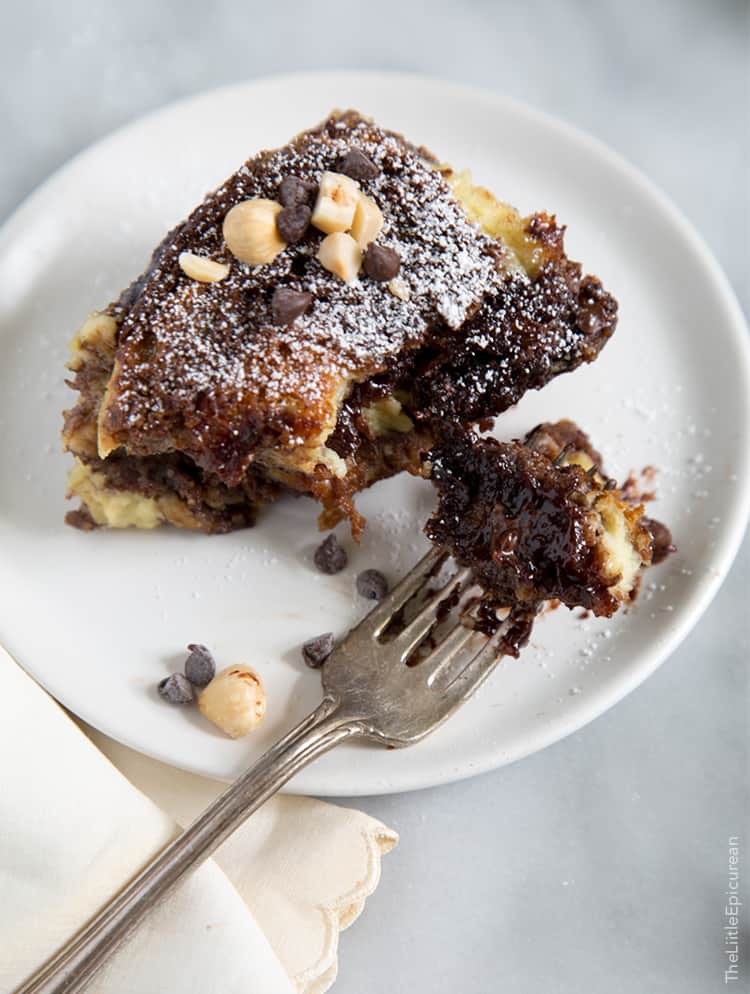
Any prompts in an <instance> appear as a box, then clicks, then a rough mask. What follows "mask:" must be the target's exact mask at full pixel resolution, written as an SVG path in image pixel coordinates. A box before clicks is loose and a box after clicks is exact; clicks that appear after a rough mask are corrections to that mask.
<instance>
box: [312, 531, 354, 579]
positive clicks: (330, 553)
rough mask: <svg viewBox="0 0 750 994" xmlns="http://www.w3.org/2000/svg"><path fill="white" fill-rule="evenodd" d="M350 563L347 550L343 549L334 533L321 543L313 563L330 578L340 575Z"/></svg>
mask: <svg viewBox="0 0 750 994" xmlns="http://www.w3.org/2000/svg"><path fill="white" fill-rule="evenodd" d="M348 561H349V557H348V556H347V554H346V550H345V549H342V548H341V546H340V545H339V540H338V539H337V538H336V536H335V535H334V534H333V533H331V534H330V535H329V536H328V538H326V539H324V540H323V541H322V542H321V543H320V545H319V546H318V548H317V549H316V550H315V554H314V555H313V562H314V563H315V565H316V566H317V568H318V569H319V570H320V572H321V573H327V574H328V575H329V576H333V574H334V573H340V572H341V570H342V569H343V568H344V567H345V566H346V564H347V562H348Z"/></svg>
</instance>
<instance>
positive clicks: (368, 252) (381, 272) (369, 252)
mask: <svg viewBox="0 0 750 994" xmlns="http://www.w3.org/2000/svg"><path fill="white" fill-rule="evenodd" d="M363 264H364V267H365V272H366V273H367V275H368V276H369V277H370V279H372V280H378V281H379V282H381V283H387V282H388V280H392V279H393V278H394V276H398V271H399V269H400V268H401V257H400V256H399V254H398V252H396V251H395V249H392V248H386V247H385V246H384V245H376V244H375V243H374V242H371V243H370V244H369V245H368V246H367V248H366V249H365V257H364V260H363Z"/></svg>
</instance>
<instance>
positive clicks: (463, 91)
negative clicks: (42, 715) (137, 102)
mask: <svg viewBox="0 0 750 994" xmlns="http://www.w3.org/2000/svg"><path fill="white" fill-rule="evenodd" d="M303 82H304V83H305V84H306V85H309V86H311V87H312V86H318V87H321V88H322V87H324V86H326V85H331V84H333V83H337V84H338V85H340V86H341V87H343V88H346V86H347V85H349V86H352V85H361V84H362V83H370V84H374V83H377V82H388V84H390V85H392V84H393V83H395V82H398V83H399V84H400V85H402V86H404V87H406V88H408V87H410V86H414V85H418V86H423V87H425V88H427V89H431V90H435V89H440V90H442V91H443V93H445V94H450V95H452V96H453V97H455V98H462V99H470V100H471V101H473V102H474V103H475V104H477V103H478V104H482V105H483V107H484V108H486V110H487V112H488V113H491V112H493V111H495V112H496V111H497V110H498V109H502V110H503V111H504V112H507V113H511V114H514V115H517V116H519V117H521V118H525V119H527V120H530V121H532V122H533V123H536V124H537V125H539V126H541V127H543V128H545V129H547V130H549V131H551V132H553V133H555V132H556V133H558V134H560V135H562V136H564V137H565V138H566V139H567V140H569V141H572V142H574V143H575V144H577V145H578V147H580V148H581V149H582V150H584V151H585V152H586V153H589V154H593V155H595V156H596V157H597V158H599V159H600V160H601V161H603V163H604V164H605V165H606V166H607V167H608V168H609V169H611V170H614V171H615V172H616V173H619V174H620V175H622V176H623V177H624V178H625V179H627V180H628V181H629V182H630V183H632V184H633V185H634V187H636V188H638V190H639V191H640V192H641V193H643V194H644V195H645V196H646V197H648V198H649V199H650V200H651V202H652V203H654V204H655V205H656V206H657V207H658V208H659V210H660V213H661V214H662V215H663V217H664V218H665V220H666V221H667V222H668V223H669V226H670V227H671V228H672V229H673V230H675V231H676V233H677V234H678V235H679V237H680V241H681V242H682V243H683V244H685V245H686V247H689V249H690V250H691V252H692V253H693V255H694V256H695V258H696V261H697V262H698V263H699V264H700V269H701V270H702V271H703V272H704V273H705V276H706V278H707V280H708V282H709V284H710V285H711V287H712V289H713V290H714V291H715V293H716V296H717V299H718V300H720V301H721V302H722V304H723V306H724V312H723V314H722V321H721V326H722V329H723V330H722V334H724V335H725V336H726V340H727V342H728V343H731V345H732V347H733V352H732V354H733V357H734V359H735V360H736V361H735V369H736V370H737V387H738V390H742V389H743V388H744V395H745V398H746V404H745V414H746V417H745V423H744V425H742V427H741V438H742V439H743V440H744V441H745V442H746V443H747V444H746V445H745V446H743V458H742V460H741V462H740V463H739V464H738V467H737V486H736V489H735V497H734V500H733V502H732V504H731V505H730V509H729V512H728V513H727V514H726V516H725V518H724V520H723V521H722V528H721V529H720V530H717V534H716V538H717V542H716V545H715V547H714V550H713V564H712V570H711V572H710V573H708V572H706V573H705V574H704V575H703V576H701V578H700V579H699V581H698V582H697V583H696V584H695V586H694V588H693V589H692V591H691V592H690V594H689V596H688V597H687V599H686V602H685V605H684V607H683V608H682V610H681V612H680V615H679V617H678V618H675V621H674V623H673V625H672V627H670V629H669V631H668V633H667V636H666V637H665V638H663V639H662V640H661V641H660V642H659V643H658V644H656V645H654V646H652V647H649V648H647V649H645V650H644V651H642V652H641V653H640V657H639V665H638V667H637V669H635V670H634V671H633V672H631V673H630V674H629V675H628V678H627V679H625V680H622V681H621V684H620V685H619V686H618V687H617V688H616V691H615V692H612V691H610V693H609V695H608V699H607V703H606V704H605V705H604V706H603V707H602V706H601V701H600V700H599V699H598V697H599V695H593V696H592V698H591V699H590V700H589V701H588V702H586V703H585V704H584V702H581V706H580V707H579V709H578V710H576V712H574V718H573V719H571V718H567V719H566V718H565V717H564V716H560V718H559V719H558V721H557V722H555V723H553V724H550V725H546V724H545V725H542V724H540V725H538V726H537V728H536V729H532V731H531V732H530V733H529V734H527V735H526V736H525V737H524V739H523V743H522V744H521V746H520V747H519V748H517V749H514V750H512V751H511V752H510V753H509V754H508V753H503V752H500V751H499V750H494V751H493V750H492V749H487V750H485V751H484V752H483V753H482V754H481V756H480V757H479V758H478V759H476V760H465V759H464V760H463V761H457V762H456V764H454V765H452V766H451V767H450V768H446V769H445V770H443V771H442V773H441V772H436V771H432V774H431V775H430V776H425V775H424V773H422V774H421V775H420V771H419V770H416V771H414V772H412V771H411V770H410V769H409V767H408V766H407V767H406V768H405V769H404V768H402V770H401V771H400V772H399V773H398V774H397V776H396V777H395V778H392V777H386V778H383V780H382V781H378V782H377V783H374V784H369V785H368V788H367V789H366V790H364V791H363V790H362V789H361V788H357V786H356V785H355V784H353V783H352V784H351V788H350V789H345V788H344V787H342V786H341V785H337V787H336V790H335V791H331V792H329V794H328V796H334V795H335V796H340V797H357V796H365V795H376V794H387V793H401V792H404V791H411V790H418V789H424V788H427V787H433V786H439V785H442V784H445V783H451V782H455V781H458V780H462V779H466V778H468V777H471V776H475V775H478V774H481V773H485V772H488V771H490V770H493V769H498V768H500V767H502V766H505V765H508V764H509V763H512V762H516V761H518V760H520V759H523V758H525V757H527V756H529V755H532V754H534V753H536V752H539V751H541V750H542V749H545V748H547V747H549V746H550V745H553V744H554V743H556V742H559V741H561V740H562V739H564V738H566V737H567V736H568V735H570V734H572V733H574V732H576V731H578V730H580V729H581V728H583V727H584V726H586V725H588V724H589V723H590V722H591V721H593V720H594V719H595V718H597V717H599V716H601V715H603V714H604V713H606V712H607V711H608V710H609V709H610V708H611V707H613V706H614V705H615V704H617V703H619V702H620V701H621V700H622V699H623V698H624V697H626V696H628V694H630V693H632V692H633V691H634V690H635V689H636V688H637V687H638V686H640V685H641V684H642V683H643V682H644V681H645V680H647V679H648V678H649V677H650V676H651V675H652V674H653V673H654V672H655V671H656V670H657V669H658V668H659V666H661V665H662V664H663V663H664V662H665V661H666V659H668V658H669V656H670V655H671V654H672V653H673V652H674V651H675V649H676V648H677V647H678V646H679V645H680V644H681V643H682V642H683V641H684V640H685V638H686V637H687V636H688V635H689V633H690V632H691V631H692V629H693V628H694V627H695V625H696V624H697V623H698V622H699V621H700V619H701V618H702V616H703V614H704V613H705V611H706V609H707V608H708V606H709V604H710V603H711V601H712V600H713V599H714V597H715V596H716V594H717V593H718V591H719V589H720V588H721V586H722V584H723V583H724V581H725V579H726V577H727V575H728V573H729V570H730V569H731V566H732V563H733V562H734V559H735V557H736V555H737V553H738V551H739V549H740V546H741V543H742V540H743V536H744V533H745V530H746V527H747V523H748V519H750V451H749V450H750V408H748V404H747V397H748V396H750V333H749V332H748V326H747V322H746V320H745V316H744V313H743V311H742V308H741V306H740V304H739V301H738V299H737V296H736V294H735V291H734V288H733V287H732V285H731V283H730V281H729V278H728V277H727V275H726V273H725V272H724V270H723V269H722V267H721V265H720V263H719V262H718V259H717V258H716V256H715V255H714V253H713V251H712V250H711V248H710V247H709V246H708V245H707V244H706V242H705V240H704V239H703V238H702V236H701V235H700V233H699V232H698V230H697V228H696V227H695V226H694V225H693V223H692V222H691V221H690V220H689V219H688V218H687V217H686V216H685V215H684V214H683V213H682V211H680V209H679V208H678V207H677V206H676V205H675V203H674V202H673V201H672V200H671V198H670V197H669V196H668V194H666V193H664V191H662V190H661V188H660V187H658V186H657V185H656V184H655V183H654V182H653V181H652V180H651V179H649V178H648V177H647V176H646V175H645V174H644V173H642V172H641V171H640V170H639V169H638V168H637V167H636V166H634V165H633V164H632V163H630V162H629V161H628V160H627V159H626V158H625V157H624V156H622V155H621V154H620V153H619V152H616V151H614V150H613V149H612V148H611V147H610V146H608V145H607V144H606V143H605V142H603V141H602V140H601V139H599V138H596V137H594V136H592V135H590V134H588V133H587V132H586V131H584V130H582V129H580V128H579V127H577V126H575V125H572V124H569V123H568V122H567V121H565V120H563V119H561V118H559V117H557V116H555V115H553V114H551V113H549V112H547V111H543V110H540V109H538V108H536V107H534V106H531V105H529V104H526V103H525V102H523V101H520V100H517V99H515V98H512V97H508V96H505V95H503V94H499V93H494V92H492V91H491V90H487V89H484V88H482V87H479V86H474V85H471V84H466V83H458V82H455V81H452V80H445V79H441V78H439V77H434V76H430V75H424V74H420V73H403V72H387V71H365V72H358V71H351V70H336V71H324V72H316V71H312V72H308V71H299V72H291V73H289V72H287V73H280V74H267V75H261V76H258V77H254V78H251V79H247V80H241V81H236V82H233V83H230V84H227V85H223V86H219V87H215V88H211V89H209V90H204V91H200V92H198V93H194V94H191V95H189V96H186V97H182V98H180V99H178V100H175V101H171V102H169V103H167V104H163V105H161V106H160V107H157V108H154V109H152V110H150V111H148V112H147V113H145V114H143V115H140V116H137V117H135V118H133V119H132V120H131V121H129V122H127V123H126V124H124V125H122V126H121V127H119V128H116V129H114V130H112V131H110V132H108V133H107V134H105V135H103V136H102V137H101V138H98V139H97V140H96V141H94V142H93V143H91V144H90V145H88V146H86V147H85V148H84V149H82V150H80V151H79V152H77V153H76V154H75V155H74V156H72V157H71V158H70V159H68V160H67V161H66V162H64V163H63V164H62V165H61V166H60V167H59V168H58V169H56V170H55V171H54V172H52V173H51V174H50V175H49V176H48V177H47V178H46V179H45V180H44V181H43V182H42V183H41V184H40V185H39V186H37V187H36V188H35V189H34V190H32V191H31V193H29V194H28V195H27V196H26V197H25V198H24V199H23V200H22V202H21V203H20V204H19V205H18V206H17V207H16V208H15V209H14V210H13V211H12V212H11V213H10V214H9V216H8V217H7V218H6V220H5V221H4V222H3V224H2V226H0V250H5V249H7V248H8V247H9V246H11V245H12V243H13V242H14V240H15V238H16V232H17V229H18V228H19V227H20V228H22V227H23V222H24V219H25V216H26V214H28V213H32V212H33V213H36V212H37V211H38V210H39V206H40V205H43V203H44V201H45V199H47V198H49V197H50V195H52V194H54V190H55V188H56V187H57V186H58V185H59V184H61V183H65V182H66V180H67V178H68V176H69V175H70V174H71V173H74V172H75V170H76V168H77V167H78V165H79V163H80V162H81V161H82V160H84V159H85V158H86V157H88V156H91V155H94V154H96V153H101V151H102V149H106V146H107V144H109V143H113V142H115V141H120V140H122V139H127V135H128V132H130V131H135V130H137V129H139V128H142V127H143V126H144V125H146V124H148V123H153V122H154V121H156V120H158V118H159V117H160V116H162V115H164V116H167V115H169V114H171V113H174V112H175V111H177V110H179V111H182V112H185V111H189V107H190V105H191V104H195V105H198V104H200V103H201V102H203V101H212V100H216V99H220V98H221V95H222V94H230V93H232V94H237V93H240V92H245V91H251V90H253V89H255V88H260V87H262V86H263V85H272V86H277V87H279V88H284V87H288V86H290V85H300V84H301V83H303ZM10 655H11V656H12V658H16V657H15V656H14V655H13V654H12V653H10ZM16 661H17V662H18V663H19V665H21V666H22V667H23V668H24V669H25V670H26V671H27V672H29V673H30V675H31V676H32V678H33V679H35V680H36V682H37V683H39V684H40V686H44V684H43V683H42V682H41V681H40V680H39V679H38V678H37V677H36V675H35V674H34V673H33V672H32V671H31V670H30V669H27V667H26V666H25V665H24V664H23V662H22V661H21V660H19V659H16ZM57 699H58V701H59V702H60V703H61V704H63V706H65V707H68V706H69V705H68V704H67V703H66V701H65V695H64V694H60V695H59V696H58V697H57ZM70 707H71V710H73V711H74V713H75V714H76V715H77V716H78V717H79V718H81V719H82V720H83V721H84V722H86V723H87V724H90V725H91V726H92V727H93V728H95V729H96V730H97V731H98V732H100V733H101V734H103V735H109V733H108V732H107V731H106V730H105V729H103V728H101V726H100V724H99V723H98V719H97V720H91V718H92V717H93V716H89V715H87V714H86V713H84V711H85V710H86V709H79V708H77V707H76V708H73V707H72V706H70ZM110 737H112V736H110ZM116 741H118V742H120V743H121V744H123V745H125V746H127V747H128V748H131V749H134V750H135V751H136V752H139V753H141V754H142V755H145V756H148V757H151V758H153V759H155V760H158V761H160V762H162V763H165V764H167V765H170V766H174V767H176V768H178V769H183V770H186V771H188V772H191V773H196V774H197V775H200V776H206V777H209V778H212V779H219V780H221V779H225V778H223V777H217V776H216V774H215V773H212V772H210V771H207V770H205V769H200V768H197V767H196V766H195V765H191V764H190V763H184V764H183V763H179V762H175V759H174V757H173V756H172V755H165V754H164V753H163V752H161V751H160V750H159V749H153V748H149V750H148V751H147V752H146V751H144V750H143V748H142V745H140V744H138V743H135V742H132V741H129V740H128V739H127V737H123V736H122V735H121V734H118V735H117V737H116ZM306 773H307V771H305V772H303V773H302V774H301V775H300V776H298V777H297V778H295V780H294V781H292V782H291V784H290V785H289V788H291V789H294V790H296V791H297V792H300V791H301V792H303V793H319V794H325V790H323V791H321V790H319V789H317V788H316V787H315V784H314V783H312V784H307V782H306V781H307V779H308V778H307V776H306ZM311 779H313V780H314V778H311Z"/></svg>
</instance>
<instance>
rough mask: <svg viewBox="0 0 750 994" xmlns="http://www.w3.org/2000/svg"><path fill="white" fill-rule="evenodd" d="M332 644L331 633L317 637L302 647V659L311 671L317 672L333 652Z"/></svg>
mask: <svg viewBox="0 0 750 994" xmlns="http://www.w3.org/2000/svg"><path fill="white" fill-rule="evenodd" d="M333 644H334V643H333V632H326V633H325V634H324V635H318V636H317V638H314V639H310V641H309V642H305V644H304V645H303V646H302V658H303V659H304V661H305V662H306V663H307V665H308V666H309V667H310V668H311V669H313V670H317V669H318V667H319V666H322V665H323V663H324V662H325V661H326V659H328V657H329V656H330V655H331V653H332V652H333Z"/></svg>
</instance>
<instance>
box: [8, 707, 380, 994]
mask: <svg viewBox="0 0 750 994" xmlns="http://www.w3.org/2000/svg"><path fill="white" fill-rule="evenodd" d="M364 734H366V729H365V725H364V724H363V723H361V722H359V721H357V720H356V719H352V718H351V717H348V716H345V715H343V714H342V713H341V711H340V706H339V702H338V700H337V699H336V698H334V697H330V696H329V697H326V698H324V700H323V702H322V703H321V704H320V706H319V707H317V708H316V709H315V710H314V711H313V712H312V713H311V714H309V715H308V716H307V717H306V718H304V719H303V720H302V721H301V722H300V723H299V724H298V725H297V726H296V727H295V728H293V729H292V731H291V732H290V733H289V734H288V735H286V736H285V737H284V738H283V739H281V740H280V741H279V742H277V743H276V745H275V746H272V748H271V749H269V750H268V752H266V753H264V755H263V756H261V758H260V759H259V760H258V762H257V763H256V764H255V765H254V766H252V767H251V768H250V769H249V770H248V771H247V773H244V774H243V775H242V776H241V777H240V778H239V779H238V780H236V781H235V782H234V783H233V784H232V785H231V787H229V788H228V789H227V790H226V791H225V792H224V793H223V794H221V796H220V797H217V799H216V800H215V801H214V803H213V804H212V805H211V806H210V807H209V808H207V809H206V810H205V811H204V812H203V813H202V814H201V815H200V816H199V817H198V818H197V819H196V820H195V821H194V822H193V824H192V825H191V826H190V827H189V828H187V829H185V831H184V832H182V834H181V835H178V836H177V838H176V839H175V840H174V841H173V842H171V843H170V844H169V845H168V846H166V848H165V849H163V850H162V851H161V852H160V853H159V854H158V855H157V856H155V857H154V859H152V860H151V862H150V863H149V864H148V865H147V866H145V867H144V868H143V869H142V870H141V871H140V873H139V874H138V875H137V876H136V877H135V878H134V879H133V880H131V881H130V883H129V884H127V885H126V886H125V887H124V888H123V889H122V890H121V891H120V892H119V894H117V895H116V896H115V897H114V898H113V899H112V900H111V901H110V902H109V903H108V904H107V905H106V906H105V907H104V908H102V910H101V911H100V912H99V913H98V914H97V915H96V917H94V918H93V919H92V920H91V921H90V922H89V923H88V924H87V925H86V926H85V927H84V928H83V929H82V930H81V931H80V932H79V933H78V934H77V935H75V936H74V937H73V938H72V939H71V940H70V941H69V942H68V943H67V944H66V945H65V946H63V948H62V949H60V950H59V951H58V952H57V953H56V954H55V955H54V956H53V957H52V959H50V960H49V961H48V962H47V963H46V964H44V966H42V967H41V968H40V969H39V970H38V971H37V972H36V973H35V974H34V975H33V976H32V977H30V978H29V980H27V981H26V983H24V984H23V985H22V986H21V987H19V988H18V989H17V991H16V994H75V992H77V991H80V990H81V989H82V988H83V987H84V986H85V985H86V984H87V983H88V981H90V980H91V978H92V976H93V975H94V973H95V972H96V971H97V970H98V969H99V967H100V966H102V964H103V963H104V961H105V960H106V959H108V957H109V956H110V955H111V954H112V952H113V951H114V950H115V949H116V948H117V946H119V945H120V943H121V942H122V941H123V940H124V939H125V938H126V937H127V936H128V934H129V933H130V932H131V931H132V930H133V929H134V928H135V926H136V925H137V924H138V923H139V922H140V921H141V919H142V918H143V917H144V915H146V914H147V913H148V911H149V910H150V909H151V908H153V907H155V906H156V905H157V904H158V903H159V902H160V900H162V898H163V897H164V895H165V894H166V893H167V891H169V890H171V888H172V887H174V886H175V885H176V884H177V883H178V882H179V881H180V880H181V879H182V877H183V876H185V874H186V873H187V872H188V871H189V870H191V869H192V868H194V867H196V866H198V865H199V864H200V863H202V862H203V861H204V860H205V859H207V858H208V857H209V856H210V855H211V853H212V852H214V850H215V849H216V848H217V847H218V846H220V845H221V843H222V842H223V841H224V839H226V838H227V837H228V836H229V835H231V833H232V832H233V831H234V830H235V829H236V828H237V827H238V826H239V825H240V824H241V823H242V822H243V821H244V820H245V819H246V818H247V817H248V816H249V815H250V814H252V813H253V811H255V810H256V809H257V808H259V807H260V806H261V804H263V802H264V801H266V800H267V799H268V798H269V797H270V796H271V795H272V794H275V793H276V791H277V790H278V789H279V788H280V787H281V786H283V784H285V783H286V782H287V780H289V779H290V778H291V777H293V776H294V774H295V773H297V772H298V771H299V770H301V769H302V768H303V767H304V766H307V764H308V763H310V762H312V761H313V760H314V759H316V758H317V757H318V756H321V755H322V754H323V753H325V752H327V751H328V750H329V749H332V748H333V747H334V746H335V745H338V743H339V742H343V741H344V740H346V739H350V738H353V737H356V736H359V735H364Z"/></svg>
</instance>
